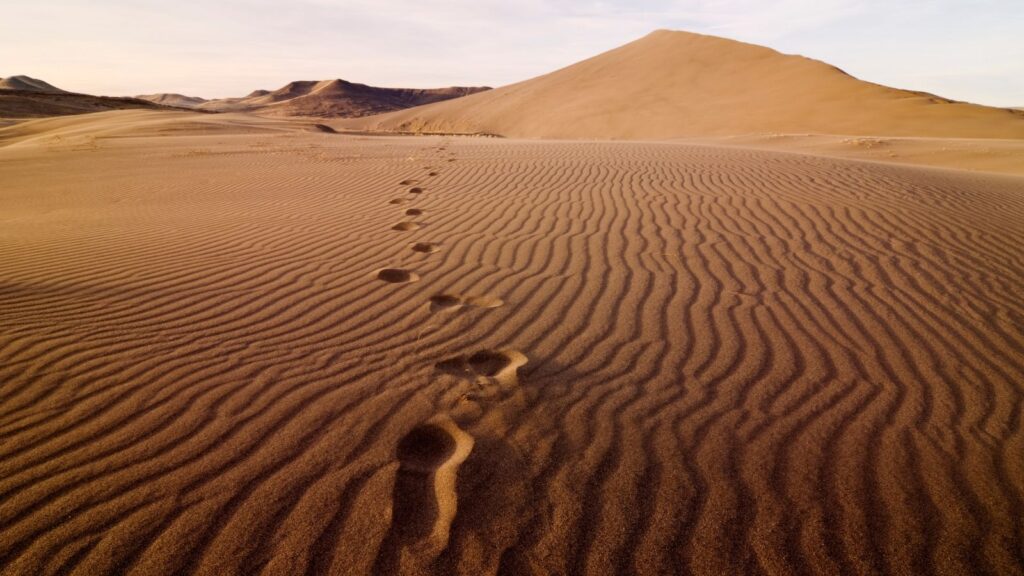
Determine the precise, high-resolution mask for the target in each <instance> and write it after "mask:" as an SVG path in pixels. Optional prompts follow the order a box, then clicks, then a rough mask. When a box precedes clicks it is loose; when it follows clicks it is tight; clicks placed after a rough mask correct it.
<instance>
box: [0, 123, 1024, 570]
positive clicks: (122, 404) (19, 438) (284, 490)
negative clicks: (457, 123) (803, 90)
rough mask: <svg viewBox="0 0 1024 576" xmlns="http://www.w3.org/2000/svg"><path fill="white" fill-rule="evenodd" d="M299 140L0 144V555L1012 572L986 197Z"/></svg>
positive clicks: (765, 166)
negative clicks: (0, 184)
mask: <svg viewBox="0 0 1024 576" xmlns="http://www.w3.org/2000/svg"><path fill="white" fill-rule="evenodd" d="M937 106H938V105H937ZM111 126H114V128H111ZM304 130H305V128H302V129H289V128H288V126H287V124H286V123H283V122H277V121H271V120H261V121H259V122H256V121H253V122H252V124H251V125H250V124H246V121H245V120H244V118H242V117H225V116H221V115H212V116H211V115H192V114H186V113H179V114H169V113H151V112H118V113H107V114H99V115H90V116H88V117H79V118H74V119H51V120H45V121H39V122H35V123H28V125H20V126H16V127H13V128H7V129H2V130H0V146H2V147H0V181H2V182H3V186H2V187H0V205H2V206H3V211H2V213H0V221H2V226H0V274H2V281H0V572H2V573H3V574H5V575H24V574H81V575H98V574H138V575H144V574H145V575H148V574H152V575H166V574H185V573H195V574H209V575H218V576H220V575H225V574H244V575H257V574H266V575H272V574H275V575H276V574H281V575H294V574H309V575H317V574H365V573H370V572H375V573H378V574H396V573H406V574H417V573H433V574H467V575H469V574H472V575H476V574H609V573H622V574H629V573H636V574H670V573H677V574H708V575H716V576H717V575H722V574H760V573H766V574H927V573H935V574H999V575H1015V574H1016V575H1020V574H1024V524H1022V523H1021V518H1022V517H1024V424H1022V410H1021V408H1022V403H1024V384H1022V383H1024V296H1022V293H1021V290H1020V287H1021V286H1022V285H1024V259H1022V255H1024V228H1022V227H1021V222H1022V221H1024V180H1022V179H1021V178H1017V177H1011V176H996V175H985V174H970V173H964V172H957V171H952V170H946V169H931V168H913V167H906V166H892V165H883V164H878V163H872V162H861V161H851V160H841V159H831V158H823V157H813V156H806V155H796V154H789V153H783V152H773V151H763V150H751V149H743V148H735V149H730V148H724V147H712V146H699V145H690V144H681V143H610V142H605V143H600V142H530V141H512V140H500V139H443V138H441V137H422V138H408V137H405V138H401V137H355V136H341V135H331V134H323V133H312V132H308V131H304ZM90 133H91V134H93V135H94V136H95V137H94V138H93V139H92V140H91V141H90V144H89V145H88V146H82V145H81V141H82V139H86V138H88V136H89V134H90ZM54 135H58V136H59V135H63V137H60V138H54V137H53V136H54ZM69 135H74V138H70V137H69ZM55 167H59V169H56V168H55Z"/></svg>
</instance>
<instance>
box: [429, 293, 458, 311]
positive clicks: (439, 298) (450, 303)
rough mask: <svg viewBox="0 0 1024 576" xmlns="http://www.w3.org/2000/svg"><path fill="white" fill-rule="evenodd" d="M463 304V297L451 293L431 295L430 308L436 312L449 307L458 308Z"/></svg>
mask: <svg viewBox="0 0 1024 576" xmlns="http://www.w3.org/2000/svg"><path fill="white" fill-rule="evenodd" d="M459 306H462V298H459V297H458V296H453V295H451V294H436V295H434V296H431V297H430V310H431V312H435V311H437V310H445V309H448V308H458V307H459Z"/></svg>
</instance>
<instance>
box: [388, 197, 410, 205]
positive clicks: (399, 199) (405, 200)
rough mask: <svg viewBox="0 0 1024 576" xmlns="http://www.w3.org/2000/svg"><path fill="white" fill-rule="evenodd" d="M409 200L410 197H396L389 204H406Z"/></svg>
mask: <svg viewBox="0 0 1024 576" xmlns="http://www.w3.org/2000/svg"><path fill="white" fill-rule="evenodd" d="M408 201H409V199H408V198H395V199H394V200H391V201H390V202H388V204H405V203H406V202H408Z"/></svg>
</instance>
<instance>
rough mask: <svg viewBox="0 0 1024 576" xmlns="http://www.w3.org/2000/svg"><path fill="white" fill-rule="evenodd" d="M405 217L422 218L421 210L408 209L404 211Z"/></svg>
mask: <svg viewBox="0 0 1024 576" xmlns="http://www.w3.org/2000/svg"><path fill="white" fill-rule="evenodd" d="M405 215H406V216H422V215H423V210H420V209H419V208H409V209H408V210H406V211H405Z"/></svg>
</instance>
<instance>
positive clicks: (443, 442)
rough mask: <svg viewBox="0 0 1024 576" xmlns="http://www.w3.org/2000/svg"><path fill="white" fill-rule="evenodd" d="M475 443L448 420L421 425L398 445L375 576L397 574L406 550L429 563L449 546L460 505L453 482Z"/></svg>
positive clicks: (434, 420) (438, 420) (431, 421)
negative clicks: (388, 513) (386, 525)
mask: <svg viewBox="0 0 1024 576" xmlns="http://www.w3.org/2000/svg"><path fill="white" fill-rule="evenodd" d="M473 443H474V441H473V437H472V436H470V435H469V434H467V433H465V432H463V431H462V429H460V428H459V427H458V425H456V424H455V422H453V421H452V420H451V418H448V417H438V418H434V419H432V420H430V421H428V422H426V423H423V424H421V425H419V426H417V427H416V428H413V429H412V430H411V431H409V433H408V434H406V435H405V437H403V438H402V439H401V440H400V441H399V443H398V447H397V449H396V451H395V456H396V458H397V459H398V472H397V473H396V475H395V487H394V490H393V491H392V499H393V507H392V517H391V528H390V530H389V531H388V535H387V536H386V537H385V540H384V542H383V543H382V545H381V551H380V555H379V556H378V557H377V566H376V568H377V570H375V572H376V573H386V574H393V573H397V572H399V571H400V570H401V564H400V563H401V558H402V549H403V548H410V547H411V548H413V549H414V550H415V551H416V554H415V555H416V556H419V557H421V558H424V559H430V558H432V557H434V556H436V555H437V554H438V553H440V552H441V551H442V550H444V548H445V547H446V546H447V545H448V537H449V534H450V532H451V524H452V520H453V519H454V518H455V513H456V511H457V505H458V493H457V491H456V483H455V480H456V476H457V474H458V470H459V466H460V465H461V464H462V463H463V462H465V460H466V458H467V457H468V456H469V454H470V452H471V451H472V450H473Z"/></svg>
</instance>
